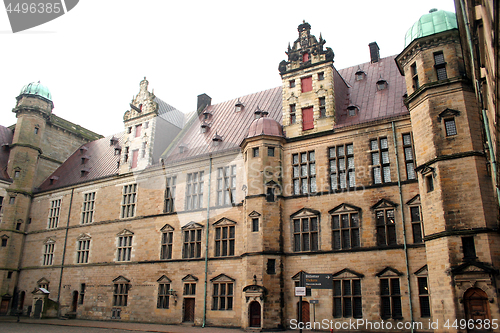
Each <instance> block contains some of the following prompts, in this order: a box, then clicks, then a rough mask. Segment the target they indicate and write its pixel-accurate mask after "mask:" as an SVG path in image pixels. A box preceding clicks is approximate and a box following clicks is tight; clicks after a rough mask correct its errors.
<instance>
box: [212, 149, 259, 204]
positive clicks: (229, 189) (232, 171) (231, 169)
mask: <svg viewBox="0 0 500 333" xmlns="http://www.w3.org/2000/svg"><path fill="white" fill-rule="evenodd" d="M254 149H255V148H254ZM234 193H236V164H233V165H228V166H224V167H219V168H217V199H216V204H217V206H219V207H220V206H226V205H233V204H234Z"/></svg>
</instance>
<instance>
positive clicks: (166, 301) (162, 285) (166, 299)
mask: <svg viewBox="0 0 500 333" xmlns="http://www.w3.org/2000/svg"><path fill="white" fill-rule="evenodd" d="M156 308H157V309H169V308H170V282H168V281H161V282H158V297H157V299H156Z"/></svg>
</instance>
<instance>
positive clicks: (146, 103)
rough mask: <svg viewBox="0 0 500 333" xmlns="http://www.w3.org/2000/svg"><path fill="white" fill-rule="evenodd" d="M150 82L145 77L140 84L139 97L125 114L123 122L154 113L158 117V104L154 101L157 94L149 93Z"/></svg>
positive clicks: (135, 98)
mask: <svg viewBox="0 0 500 333" xmlns="http://www.w3.org/2000/svg"><path fill="white" fill-rule="evenodd" d="M148 85H149V82H148V80H146V77H144V80H142V81H141V83H140V84H139V86H140V89H139V93H138V94H137V96H135V97H134V99H133V100H132V102H131V103H130V110H129V111H127V112H125V115H124V116H123V121H128V120H132V119H135V118H139V117H142V116H144V115H147V114H150V113H153V114H154V115H158V103H156V102H155V101H154V99H155V97H156V96H155V94H154V92H153V93H151V92H149V91H148Z"/></svg>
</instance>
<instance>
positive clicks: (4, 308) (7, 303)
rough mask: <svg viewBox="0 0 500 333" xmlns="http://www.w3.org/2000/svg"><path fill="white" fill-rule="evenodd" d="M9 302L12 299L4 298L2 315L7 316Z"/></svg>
mask: <svg viewBox="0 0 500 333" xmlns="http://www.w3.org/2000/svg"><path fill="white" fill-rule="evenodd" d="M9 302H10V298H2V302H0V315H6V314H7V311H8V310H9Z"/></svg>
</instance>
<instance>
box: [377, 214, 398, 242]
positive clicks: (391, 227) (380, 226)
mask: <svg viewBox="0 0 500 333" xmlns="http://www.w3.org/2000/svg"><path fill="white" fill-rule="evenodd" d="M391 211H392V220H393V222H392V223H389V222H388V221H390V220H389V216H388V215H389V214H388V213H389V212H391ZM379 213H382V214H383V216H384V220H383V223H380V222H381V221H380V219H379ZM375 228H376V238H377V246H391V245H397V244H398V238H397V233H396V209H395V207H386V208H378V209H375ZM382 230H383V231H384V232H383V234H382ZM389 231H390V232H389ZM388 235H389V236H388ZM391 236H392V237H391ZM391 239H392V240H391Z"/></svg>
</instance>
